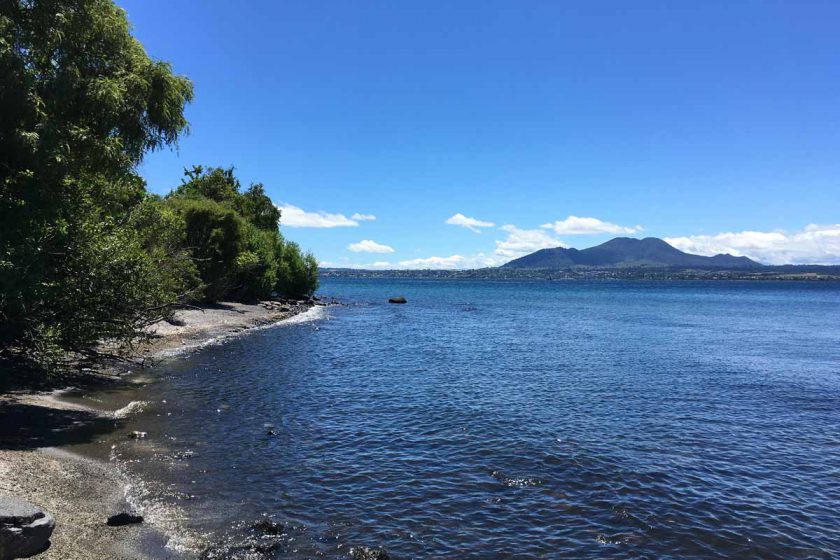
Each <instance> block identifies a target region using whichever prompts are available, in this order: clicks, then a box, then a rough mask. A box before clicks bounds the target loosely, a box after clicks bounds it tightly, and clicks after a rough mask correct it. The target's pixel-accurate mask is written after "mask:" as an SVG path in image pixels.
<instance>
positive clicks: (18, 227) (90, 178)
mask: <svg viewBox="0 0 840 560" xmlns="http://www.w3.org/2000/svg"><path fill="white" fill-rule="evenodd" d="M79 45H84V48H79ZM192 98H193V85H192V83H191V82H190V80H189V79H187V78H186V77H184V76H179V75H177V74H175V73H174V72H173V70H172V68H171V66H170V65H169V64H168V63H166V62H162V61H158V60H153V59H152V58H150V57H149V56H148V55H147V54H146V52H145V50H144V49H143V46H142V45H141V44H140V42H139V41H137V39H135V38H134V37H133V36H132V35H131V30H130V26H129V23H128V21H127V19H126V15H125V12H124V11H123V10H122V9H120V8H119V7H117V6H116V5H115V4H114V3H113V1H112V0H57V1H55V2H27V1H23V0H11V1H9V2H3V3H2V4H0V224H2V228H0V360H4V361H6V362H7V363H12V364H23V365H26V366H28V367H32V371H39V372H44V371H47V372H48V371H55V370H56V369H57V368H58V367H60V366H61V365H62V364H64V363H67V362H68V361H69V360H78V358H79V357H82V358H86V359H98V358H101V357H103V353H102V351H101V348H102V343H105V344H106V345H107V346H108V347H114V346H119V345H121V344H130V343H132V342H133V341H136V340H138V338H143V337H144V336H145V335H144V333H145V332H146V329H147V327H149V325H152V324H154V323H156V322H159V321H161V320H164V319H167V318H169V317H171V316H172V313H173V312H174V310H176V309H178V308H181V307H183V306H184V305H189V304H195V303H201V304H207V303H213V302H216V301H221V300H232V301H243V302H244V301H257V300H259V299H265V298H268V297H269V296H271V295H283V296H290V297H305V296H309V295H311V294H312V293H313V292H314V291H315V289H316V287H317V283H318V278H317V263H316V261H315V259H314V257H313V256H312V255H311V254H305V253H304V252H302V251H301V249H300V248H299V247H298V246H297V245H296V244H295V243H292V242H289V241H287V240H285V239H284V238H283V237H282V236H281V234H280V231H279V227H278V220H279V218H280V212H279V210H278V209H277V208H276V207H275V206H274V205H273V204H272V202H271V200H270V199H269V197H268V196H267V195H266V194H265V190H264V188H263V186H262V185H260V184H255V185H251V186H250V187H249V188H247V189H245V190H243V189H242V188H241V186H240V184H239V181H238V180H237V179H236V177H235V175H234V173H233V169H232V168H228V169H222V168H216V167H209V168H204V167H200V166H197V167H193V168H192V169H188V170H187V171H186V173H185V177H184V179H183V180H182V182H181V184H180V185H179V186H177V187H176V188H175V189H174V190H173V191H172V192H171V193H170V194H168V195H166V196H164V197H160V196H157V195H154V194H151V193H150V192H149V191H148V190H147V188H146V184H145V181H144V180H143V178H142V177H141V176H140V175H139V173H138V166H139V164H140V163H141V162H142V160H143V158H144V156H145V155H146V154H148V153H149V152H151V151H154V150H158V149H164V148H167V147H171V146H174V145H175V144H176V143H177V141H178V139H179V138H180V137H181V136H182V135H183V134H184V133H185V132H186V131H187V129H188V123H187V120H186V118H185V116H184V107H185V106H186V104H187V103H189V102H190V101H191V100H192ZM176 181H177V179H174V180H173V183H175V182H176Z"/></svg>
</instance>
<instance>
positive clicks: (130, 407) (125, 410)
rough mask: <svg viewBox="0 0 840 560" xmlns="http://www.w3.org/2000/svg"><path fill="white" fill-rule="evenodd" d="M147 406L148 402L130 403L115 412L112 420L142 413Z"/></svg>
mask: <svg viewBox="0 0 840 560" xmlns="http://www.w3.org/2000/svg"><path fill="white" fill-rule="evenodd" d="M148 405H149V401H131V402H130V403H128V404H127V405H125V406H124V407H122V408H120V409H119V410H115V411H114V413H113V415H114V418H128V417H129V416H131V415H132V414H136V413H138V412H140V411H142V410H143V409H144V408H146V407H147V406H148Z"/></svg>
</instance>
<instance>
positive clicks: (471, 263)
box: [395, 253, 499, 270]
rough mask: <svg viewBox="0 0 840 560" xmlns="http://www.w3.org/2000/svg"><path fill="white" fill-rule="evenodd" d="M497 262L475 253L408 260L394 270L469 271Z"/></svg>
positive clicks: (489, 257) (493, 264)
mask: <svg viewBox="0 0 840 560" xmlns="http://www.w3.org/2000/svg"><path fill="white" fill-rule="evenodd" d="M498 264H499V260H498V259H497V258H495V257H493V256H489V255H485V254H484V253H476V254H475V255H467V256H463V255H451V256H448V257H425V258H421V259H409V260H405V261H400V262H398V263H397V266H396V267H395V268H406V269H439V270H447V269H469V268H485V267H488V266H496V265H498Z"/></svg>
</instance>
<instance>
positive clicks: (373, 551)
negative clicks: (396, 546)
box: [350, 546, 391, 560]
mask: <svg viewBox="0 0 840 560" xmlns="http://www.w3.org/2000/svg"><path fill="white" fill-rule="evenodd" d="M350 558H352V559H353V560H391V557H390V556H388V553H387V552H385V549H384V548H368V547H366V546H359V547H353V548H351V549H350Z"/></svg>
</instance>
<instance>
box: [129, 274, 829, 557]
mask: <svg viewBox="0 0 840 560" xmlns="http://www.w3.org/2000/svg"><path fill="white" fill-rule="evenodd" d="M323 284H324V285H323V287H322V292H323V293H326V294H329V295H331V296H337V297H338V298H340V299H341V300H342V301H343V302H345V303H347V304H348V305H345V306H341V307H330V308H328V309H325V310H322V317H321V318H319V319H317V320H312V321H309V322H299V323H298V324H292V325H287V326H282V327H278V328H273V329H266V330H262V331H259V332H256V333H254V334H251V335H248V336H243V337H240V338H237V339H235V340H232V341H229V342H227V343H225V344H222V345H219V346H213V347H209V348H205V349H203V350H202V351H200V352H198V353H196V354H194V355H191V356H189V357H187V358H185V359H181V360H177V361H176V360H173V361H170V362H168V363H166V364H164V365H162V366H160V367H159V368H157V370H156V371H155V372H154V373H155V375H158V376H160V377H161V379H160V381H159V382H157V383H153V384H151V385H149V386H148V387H146V388H145V389H143V390H142V391H141V395H142V396H141V397H139V398H142V400H145V401H148V403H149V404H148V406H146V407H145V408H143V409H142V410H140V411H137V410H135V411H134V412H135V414H133V415H129V417H128V418H127V420H126V424H125V429H129V430H135V429H136V430H143V431H146V432H148V433H149V435H148V436H147V438H146V439H144V440H139V441H129V440H127V439H126V438H124V437H123V438H122V439H121V440H120V441H119V442H118V444H117V448H116V449H115V456H116V457H118V458H119V460H120V461H121V463H122V464H123V465H124V467H125V468H126V469H127V470H128V471H130V472H132V473H134V474H135V475H140V476H141V477H145V478H146V479H147V480H148V481H149V482H148V484H145V485H138V487H137V488H135V489H134V491H135V492H136V493H137V494H138V497H139V498H142V499H143V500H145V503H146V507H148V508H149V510H150V511H153V510H154V508H155V507H156V506H155V504H157V506H160V505H161V504H168V505H176V506H178V507H179V508H180V509H181V510H182V511H183V512H186V514H187V515H188V516H189V518H188V520H187V521H186V524H187V526H188V527H189V528H191V529H193V530H194V531H197V532H200V533H202V534H206V535H208V539H209V541H210V542H212V543H216V545H217V548H215V549H214V552H212V553H211V555H212V554H215V555H217V556H218V557H224V556H225V555H228V556H233V555H236V554H240V555H243V557H245V556H244V552H243V551H245V550H246V549H248V548H249V547H250V549H251V550H252V551H253V550H257V551H261V552H260V553H261V554H262V555H263V556H265V557H267V558H307V557H314V556H325V557H328V558H331V557H337V558H346V557H347V556H348V554H350V549H351V548H353V547H360V546H367V547H380V546H381V547H383V548H384V549H385V550H387V551H388V553H389V554H390V555H391V557H392V558H397V559H399V558H482V559H484V558H565V557H568V558H681V559H683V558H764V559H767V558H780V559H790V558H837V557H840V286H838V285H837V284H816V283H814V284H806V283H735V282H732V283H729V282H710V283H687V282H672V283H643V282H595V283H584V282H553V283H551V282H539V283H536V282H534V283H526V282H521V283H497V282H466V281H395V280H340V281H339V280H326V281H324V283H323ZM393 295H405V296H406V297H407V298H408V301H409V303H408V304H407V305H389V304H388V303H387V302H386V300H387V298H388V296H393ZM138 408H139V407H138ZM270 430H271V431H273V432H274V435H268V432H269V431H270ZM155 479H156V480H157V482H154V480H155ZM263 516H267V517H263ZM261 519H262V520H264V521H266V522H264V523H262V524H261V525H260V528H258V529H252V528H250V525H251V524H253V523H254V522H256V521H259V520H261ZM255 544H256V545H259V546H257V547H256V548H254V545H255ZM256 557H259V555H257V556H256Z"/></svg>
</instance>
